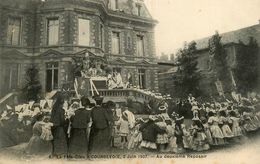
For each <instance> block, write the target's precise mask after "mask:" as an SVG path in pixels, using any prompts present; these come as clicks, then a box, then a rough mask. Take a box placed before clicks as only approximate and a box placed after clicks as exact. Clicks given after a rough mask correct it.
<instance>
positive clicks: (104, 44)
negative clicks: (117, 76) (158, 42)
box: [0, 0, 158, 96]
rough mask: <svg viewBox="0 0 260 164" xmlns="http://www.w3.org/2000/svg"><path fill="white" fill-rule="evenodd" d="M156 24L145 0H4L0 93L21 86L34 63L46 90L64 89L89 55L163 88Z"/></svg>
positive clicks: (0, 1) (136, 81) (140, 82)
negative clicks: (76, 63)
mask: <svg viewBox="0 0 260 164" xmlns="http://www.w3.org/2000/svg"><path fill="white" fill-rule="evenodd" d="M156 23H157V21H155V20H154V19H153V18H152V17H151V15H150V14H149V12H148V10H147V8H146V6H145V4H144V2H143V1H141V0H120V1H119V0H66V1H64V0H45V1H41V0H12V1H10V0H0V57H1V58H0V62H1V70H0V71H1V77H2V78H1V81H0V86H1V88H0V89H1V90H0V93H1V95H2V96H3V95H4V94H6V93H8V92H10V91H12V90H13V89H17V88H19V87H22V86H23V84H24V83H25V79H24V78H25V76H26V70H27V69H28V68H29V67H30V66H31V65H32V63H34V64H35V65H36V67H37V69H38V70H39V78H40V82H41V85H42V91H43V92H49V91H51V90H55V89H59V88H61V87H62V85H63V84H64V83H66V82H69V81H72V82H73V80H74V75H73V73H72V69H73V62H74V58H79V59H81V58H83V57H85V56H91V58H94V59H95V58H97V59H102V60H104V61H105V63H106V64H107V66H109V67H111V68H112V69H113V70H117V71H120V72H121V75H122V78H123V80H127V75H129V74H131V77H132V81H133V85H136V86H140V88H147V89H151V90H158V79H157V74H158V73H157V72H158V67H157V64H156V61H155V56H156V54H155V41H154V27H155V25H156ZM95 61H98V60H93V61H91V62H95ZM92 64H96V63H92Z"/></svg>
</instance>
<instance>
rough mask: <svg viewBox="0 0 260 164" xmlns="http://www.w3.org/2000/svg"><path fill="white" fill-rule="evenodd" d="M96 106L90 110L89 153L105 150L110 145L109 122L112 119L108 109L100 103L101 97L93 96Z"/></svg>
mask: <svg viewBox="0 0 260 164" xmlns="http://www.w3.org/2000/svg"><path fill="white" fill-rule="evenodd" d="M94 100H95V101H96V106H95V107H94V108H93V109H92V111H91V118H92V122H93V123H92V127H91V131H90V136H89V151H90V152H91V153H94V152H95V153H102V152H106V151H107V150H108V148H109V147H110V137H109V136H110V135H109V132H110V130H109V124H110V122H111V121H112V118H111V117H110V115H109V113H108V110H106V109H104V108H103V107H102V106H101V105H102V102H103V97H100V96H95V97H94Z"/></svg>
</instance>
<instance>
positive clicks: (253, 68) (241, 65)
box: [235, 37, 259, 94]
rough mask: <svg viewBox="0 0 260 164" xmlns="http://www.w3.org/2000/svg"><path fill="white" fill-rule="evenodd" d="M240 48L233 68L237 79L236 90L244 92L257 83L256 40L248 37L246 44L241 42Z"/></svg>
mask: <svg viewBox="0 0 260 164" xmlns="http://www.w3.org/2000/svg"><path fill="white" fill-rule="evenodd" d="M241 45H242V48H241V49H240V53H238V55H237V68H236V70H235V74H236V79H237V81H238V88H237V89H238V91H239V92H241V93H243V94H245V93H246V92H251V91H253V90H254V89H255V88H256V87H257V85H258V83H257V82H258V81H257V80H258V54H259V47H258V44H257V41H256V40H255V39H254V38H253V37H250V38H249V43H248V45H244V46H243V44H242V43H241Z"/></svg>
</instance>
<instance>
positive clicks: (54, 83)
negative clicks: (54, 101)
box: [46, 62, 59, 92]
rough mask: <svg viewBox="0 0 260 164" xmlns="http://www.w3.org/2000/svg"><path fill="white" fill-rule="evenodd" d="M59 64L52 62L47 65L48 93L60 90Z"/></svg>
mask: <svg viewBox="0 0 260 164" xmlns="http://www.w3.org/2000/svg"><path fill="white" fill-rule="evenodd" d="M58 72H59V63H58V62H51V63H47V64H46V91H47V92H50V91H52V90H54V89H58Z"/></svg>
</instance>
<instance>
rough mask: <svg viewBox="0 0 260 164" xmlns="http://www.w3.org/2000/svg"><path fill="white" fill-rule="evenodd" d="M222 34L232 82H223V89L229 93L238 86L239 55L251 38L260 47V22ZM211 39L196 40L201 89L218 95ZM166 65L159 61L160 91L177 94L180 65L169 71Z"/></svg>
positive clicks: (209, 93) (259, 57) (206, 92)
mask: <svg viewBox="0 0 260 164" xmlns="http://www.w3.org/2000/svg"><path fill="white" fill-rule="evenodd" d="M220 36H221V43H222V45H223V47H224V49H225V53H226V55H227V58H226V60H227V65H228V71H229V75H230V77H231V83H229V84H223V85H222V89H223V92H224V93H225V94H229V93H230V92H232V91H235V90H236V87H237V77H236V75H235V70H236V69H237V63H238V60H237V58H238V55H240V54H241V52H243V51H244V50H245V49H248V46H247V45H248V44H249V40H250V38H253V39H255V40H256V41H257V43H258V47H260V22H259V24H256V25H253V26H250V27H246V28H242V29H238V30H235V31H231V32H227V33H222V34H220ZM209 39H210V37H207V38H202V39H199V40H195V42H196V47H197V51H196V55H197V62H198V64H197V69H198V71H199V72H200V73H201V80H200V89H201V91H202V94H204V96H209V95H212V96H217V95H219V91H218V89H219V88H217V84H216V81H215V77H214V75H213V72H212V70H211V64H210V53H209ZM257 60H258V63H260V51H258V59H257ZM164 65H165V64H162V63H161V64H160V63H159V76H158V79H159V91H160V92H162V93H165V94H171V95H172V96H175V86H174V80H175V79H176V78H175V77H176V71H177V67H178V66H172V68H169V69H168V70H167V71H165V69H164V68H165V66H164ZM258 65H259V64H258ZM237 76H238V75H237ZM258 77H260V67H258ZM258 81H259V78H258ZM258 83H259V82H258ZM257 90H258V92H259V91H260V86H259V85H258V88H257Z"/></svg>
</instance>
